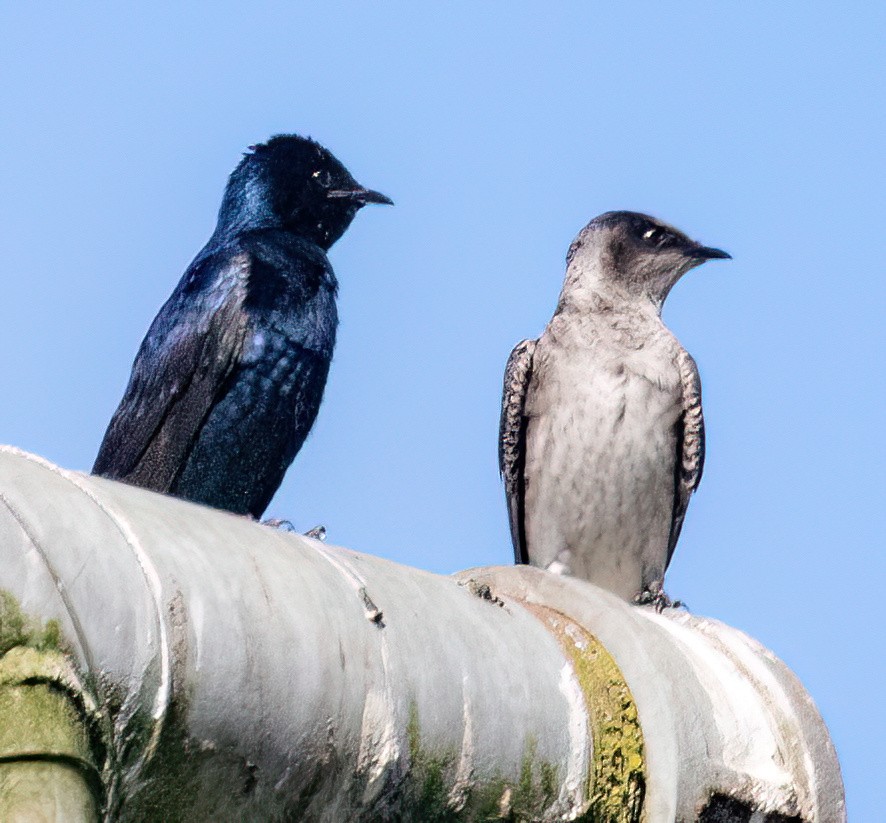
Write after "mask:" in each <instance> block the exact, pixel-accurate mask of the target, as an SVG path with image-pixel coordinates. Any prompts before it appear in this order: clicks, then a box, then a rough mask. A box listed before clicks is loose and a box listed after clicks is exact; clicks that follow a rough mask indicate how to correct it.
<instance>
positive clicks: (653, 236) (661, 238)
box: [643, 227, 672, 248]
mask: <svg viewBox="0 0 886 823" xmlns="http://www.w3.org/2000/svg"><path fill="white" fill-rule="evenodd" d="M643 239H644V240H645V241H646V242H647V243H648V244H649V245H650V246H655V247H656V248H660V247H661V246H666V245H668V241H669V240H670V239H672V235H671V234H670V233H669V232H666V231H665V230H664V229H660V228H657V227H653V228H651V229H647V230H646V231H644V232H643Z"/></svg>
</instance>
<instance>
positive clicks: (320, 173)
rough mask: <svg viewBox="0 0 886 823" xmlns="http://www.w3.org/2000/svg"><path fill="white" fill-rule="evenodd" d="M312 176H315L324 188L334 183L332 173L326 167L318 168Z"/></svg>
mask: <svg viewBox="0 0 886 823" xmlns="http://www.w3.org/2000/svg"><path fill="white" fill-rule="evenodd" d="M311 177H313V178H314V179H315V180H316V181H317V182H318V183H319V184H320V185H321V186H323V188H324V189H328V188H329V187H330V186H331V185H332V175H331V174H330V173H329V172H328V171H326V169H318V170H317V171H315V172H314V173H313V174H312V175H311Z"/></svg>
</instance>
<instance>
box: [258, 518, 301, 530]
mask: <svg viewBox="0 0 886 823" xmlns="http://www.w3.org/2000/svg"><path fill="white" fill-rule="evenodd" d="M261 524H262V526H270V527H271V528H272V529H280V531H281V532H294V531H295V526H293V525H292V521H291V520H281V519H280V518H279V517H269V518H268V519H267V520H262V522H261Z"/></svg>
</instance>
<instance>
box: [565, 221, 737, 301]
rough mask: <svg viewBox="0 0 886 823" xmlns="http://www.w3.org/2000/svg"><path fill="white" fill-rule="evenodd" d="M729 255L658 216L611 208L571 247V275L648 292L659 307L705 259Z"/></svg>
mask: <svg viewBox="0 0 886 823" xmlns="http://www.w3.org/2000/svg"><path fill="white" fill-rule="evenodd" d="M724 259H730V255H729V254H727V253H726V252H725V251H721V250H720V249H714V248H710V247H709V246H703V245H701V243H696V242H695V241H694V240H690V239H689V238H688V237H687V236H686V235H685V234H683V232H681V231H679V230H678V229H675V228H674V227H673V226H669V225H668V224H667V223H662V222H661V221H660V220H656V219H655V218H654V217H649V216H648V215H645V214H639V213H637V212H632V211H610V212H606V213H605V214H601V215H600V216H599V217H595V218H594V219H593V220H591V222H590V223H588V225H587V226H585V227H584V228H583V229H582V230H581V232H579V235H578V237H576V238H575V240H574V241H573V242H572V245H571V246H570V247H569V253H568V254H567V256H566V264H567V268H568V270H569V271H570V272H572V273H573V276H574V277H573V279H574V280H575V281H576V282H581V281H582V280H583V279H584V278H593V279H594V280H596V281H597V282H602V283H604V284H611V285H613V286H615V287H617V288H618V289H620V290H622V291H626V292H628V293H629V294H631V295H636V296H645V297H648V298H649V299H651V300H652V301H653V302H654V303H656V304H657V305H658V306H659V308H660V307H661V304H662V303H664V300H665V298H666V297H667V296H668V292H670V290H671V288H672V287H673V285H674V284H675V283H676V282H677V281H678V280H679V279H680V278H681V277H682V276H683V275H684V274H685V273H686V272H687V271H689V269H692V268H694V267H695V266H700V265H701V264H702V263H704V262H705V261H706V260H724Z"/></svg>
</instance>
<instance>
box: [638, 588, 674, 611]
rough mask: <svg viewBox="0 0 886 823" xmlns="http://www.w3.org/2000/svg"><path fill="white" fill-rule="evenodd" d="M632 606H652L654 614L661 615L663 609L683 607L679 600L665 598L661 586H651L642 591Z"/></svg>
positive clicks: (665, 595)
mask: <svg viewBox="0 0 886 823" xmlns="http://www.w3.org/2000/svg"><path fill="white" fill-rule="evenodd" d="M634 604H635V605H637V606H652V608H654V609H655V611H656V612H658V613H659V614H661V613H662V612H663V611H664V610H665V609H679V608H680V607H681V606H683V603H682V601H680V600H671V598H670V597H668V596H667V594H666V593H665V591H664V589H663V588H662V587H661V584H658V585H652V586H650V587H649V588H646V589H643V591H641V592H640V593H639V594H638V595H637V596H636V597H635V598H634Z"/></svg>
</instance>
